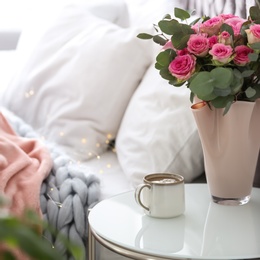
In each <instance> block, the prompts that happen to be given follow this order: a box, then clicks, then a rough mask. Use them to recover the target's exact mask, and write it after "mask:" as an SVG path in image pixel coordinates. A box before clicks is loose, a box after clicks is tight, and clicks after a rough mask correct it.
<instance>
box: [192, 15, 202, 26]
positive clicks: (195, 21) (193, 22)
mask: <svg viewBox="0 0 260 260" xmlns="http://www.w3.org/2000/svg"><path fill="white" fill-rule="evenodd" d="M199 20H200V17H199V18H197V19H195V20H194V21H192V22H191V23H190V26H192V25H195V24H196V23H197V22H198V21H199Z"/></svg>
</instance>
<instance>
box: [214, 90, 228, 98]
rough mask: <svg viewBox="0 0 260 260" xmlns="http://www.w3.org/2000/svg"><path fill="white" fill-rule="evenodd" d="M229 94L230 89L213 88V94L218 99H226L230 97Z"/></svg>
mask: <svg viewBox="0 0 260 260" xmlns="http://www.w3.org/2000/svg"><path fill="white" fill-rule="evenodd" d="M230 93H231V88H225V89H221V88H214V94H216V95H217V96H220V97H226V96H228V95H230Z"/></svg>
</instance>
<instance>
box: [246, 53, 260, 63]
mask: <svg viewBox="0 0 260 260" xmlns="http://www.w3.org/2000/svg"><path fill="white" fill-rule="evenodd" d="M258 57H259V54H257V53H249V54H248V58H249V60H250V61H257V60H258Z"/></svg>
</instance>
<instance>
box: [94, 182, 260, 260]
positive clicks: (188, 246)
mask: <svg viewBox="0 0 260 260" xmlns="http://www.w3.org/2000/svg"><path fill="white" fill-rule="evenodd" d="M185 203H186V210H185V213H184V215H182V216H179V217H176V218H172V219H156V218H151V217H149V216H146V215H145V214H144V212H143V210H142V208H140V207H139V206H138V205H137V204H136V202H135V200H134V193H133V192H127V193H123V194H120V195H117V196H115V197H112V198H109V199H106V200H103V201H101V202H100V203H98V204H97V205H96V206H95V207H94V208H93V209H92V211H91V212H90V215H89V223H90V225H91V228H92V229H93V230H94V231H95V232H96V233H97V234H98V235H99V236H101V237H102V238H105V239H107V240H108V241H110V242H113V243H116V244H117V245H119V246H122V247H125V248H128V249H131V250H135V251H137V252H143V253H146V254H147V253H148V254H151V255H155V256H163V257H172V258H193V259H244V258H257V257H260V189H257V188H254V189H253V191H252V197H251V200H250V202H249V203H248V204H246V205H243V206H223V205H218V204H215V203H213V202H212V201H211V197H210V194H209V191H208V186H207V185H206V184H185Z"/></svg>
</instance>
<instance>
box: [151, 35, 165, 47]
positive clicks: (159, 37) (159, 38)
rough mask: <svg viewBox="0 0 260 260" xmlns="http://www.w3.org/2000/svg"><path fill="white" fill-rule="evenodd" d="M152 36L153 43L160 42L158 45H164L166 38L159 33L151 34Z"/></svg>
mask: <svg viewBox="0 0 260 260" xmlns="http://www.w3.org/2000/svg"><path fill="white" fill-rule="evenodd" d="M152 38H153V41H154V42H155V43H157V44H160V45H162V46H164V45H165V44H166V43H167V42H168V40H166V39H165V38H163V37H162V36H160V35H155V36H153V37H152Z"/></svg>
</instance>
